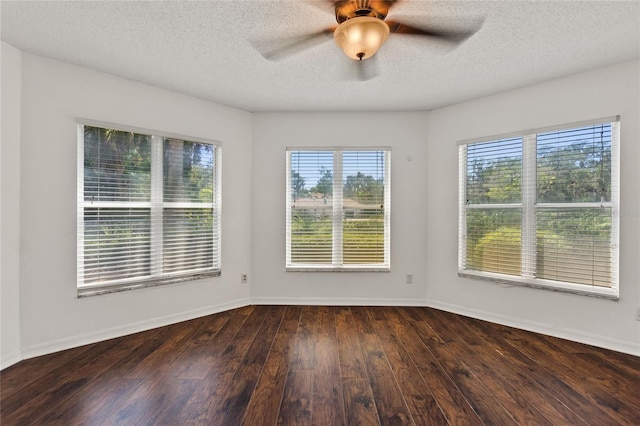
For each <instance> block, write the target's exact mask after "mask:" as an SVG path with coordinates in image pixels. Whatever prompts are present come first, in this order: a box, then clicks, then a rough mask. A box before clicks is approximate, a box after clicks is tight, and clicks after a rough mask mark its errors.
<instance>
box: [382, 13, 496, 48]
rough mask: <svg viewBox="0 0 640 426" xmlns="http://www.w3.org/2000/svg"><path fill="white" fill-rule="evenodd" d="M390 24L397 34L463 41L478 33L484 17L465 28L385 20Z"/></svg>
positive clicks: (393, 31) (455, 41)
mask: <svg viewBox="0 0 640 426" xmlns="http://www.w3.org/2000/svg"><path fill="white" fill-rule="evenodd" d="M385 22H386V23H387V24H388V25H389V30H390V31H391V32H392V33H395V34H407V35H416V36H427V37H434V38H437V39H440V40H443V41H447V42H450V43H461V42H463V41H464V40H466V39H468V38H469V37H471V36H472V35H474V34H475V33H477V32H478V31H479V30H480V28H481V27H482V24H483V23H484V17H483V18H480V19H475V20H474V21H473V22H471V23H469V24H467V25H465V27H464V28H443V27H440V26H431V27H429V26H426V25H421V26H416V25H409V24H404V23H402V22H398V21H385Z"/></svg>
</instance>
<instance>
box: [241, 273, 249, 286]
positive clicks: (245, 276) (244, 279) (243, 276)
mask: <svg viewBox="0 0 640 426" xmlns="http://www.w3.org/2000/svg"><path fill="white" fill-rule="evenodd" d="M240 282H241V283H242V284H246V283H247V282H249V275H248V274H240Z"/></svg>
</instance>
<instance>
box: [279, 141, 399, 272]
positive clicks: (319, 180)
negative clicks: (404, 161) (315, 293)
mask: <svg viewBox="0 0 640 426" xmlns="http://www.w3.org/2000/svg"><path fill="white" fill-rule="evenodd" d="M390 160H391V159H390V149H389V148H379V147H376V148H358V149H355V148H353V149H347V148H341V149H328V148H320V149H316V148H311V149H310V148H288V149H287V183H286V194H287V195H286V204H287V205H286V233H287V235H286V239H287V248H286V267H287V270H372V271H376V270H383V271H388V270H389V269H390V259H389V258H390V255H389V240H390V214H391V211H390V189H391V185H390V172H391V170H390V163H391V161H390Z"/></svg>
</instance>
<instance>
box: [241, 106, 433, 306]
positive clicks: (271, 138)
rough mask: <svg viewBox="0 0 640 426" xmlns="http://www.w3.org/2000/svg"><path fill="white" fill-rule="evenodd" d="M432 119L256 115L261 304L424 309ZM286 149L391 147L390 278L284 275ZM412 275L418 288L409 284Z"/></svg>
mask: <svg viewBox="0 0 640 426" xmlns="http://www.w3.org/2000/svg"><path fill="white" fill-rule="evenodd" d="M425 118H426V115H425V113H423V112H412V113H371V114H354V113H345V114H342V113H262V114H255V115H254V120H253V123H254V127H253V138H254V141H253V165H254V166H253V176H252V188H251V189H252V200H253V205H252V233H251V234H252V235H251V250H252V259H253V266H252V270H253V280H252V284H251V298H252V301H253V302H254V303H309V304H369V305H389V304H403V305H405V304H424V301H425V285H424V283H425V279H426V274H427V268H426V265H427V264H430V263H431V262H430V261H427V256H426V248H427V240H428V238H427V237H428V233H427V224H426V222H425V216H426V210H427V209H428V207H429V199H428V193H427V192H426V188H425V185H426V181H427V155H426V154H427V145H426V126H425ZM287 146H391V206H392V207H391V264H392V271H391V272H366V273H365V272H285V190H284V189H285V149H286V147H287ZM409 156H410V157H411V161H408V157H409ZM406 273H412V274H414V284H406V283H405V274H406Z"/></svg>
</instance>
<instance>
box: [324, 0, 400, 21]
mask: <svg viewBox="0 0 640 426" xmlns="http://www.w3.org/2000/svg"><path fill="white" fill-rule="evenodd" d="M388 13H389V1H388V0H345V1H341V2H338V3H336V21H338V24H342V23H343V22H345V21H348V20H349V19H352V18H358V17H362V16H369V17H372V18H378V19H380V20H384V19H385V18H386V17H387V14H388Z"/></svg>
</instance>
